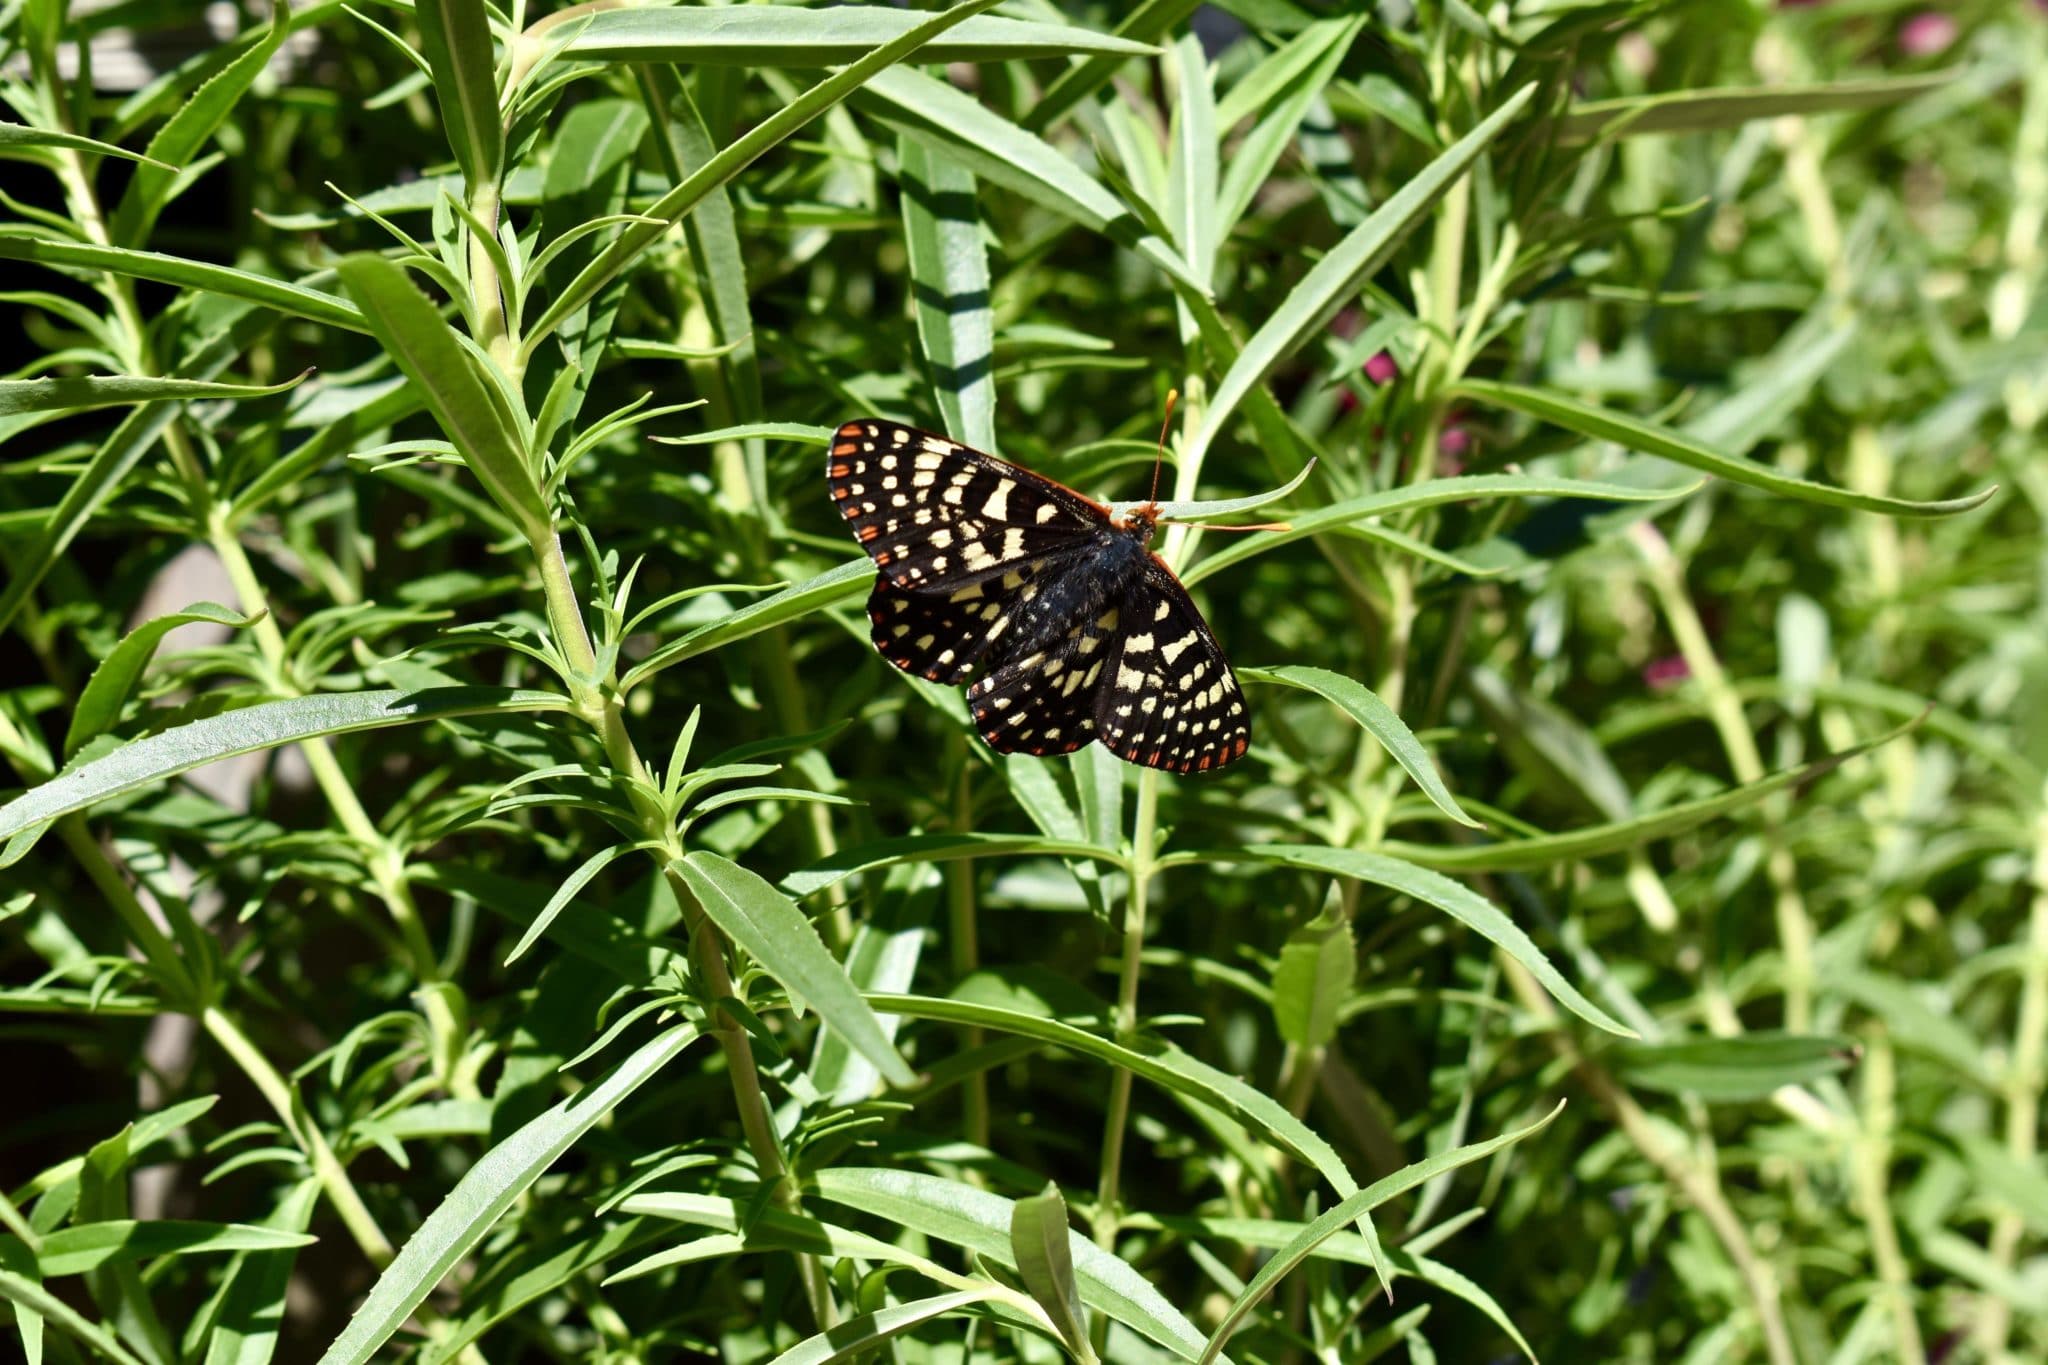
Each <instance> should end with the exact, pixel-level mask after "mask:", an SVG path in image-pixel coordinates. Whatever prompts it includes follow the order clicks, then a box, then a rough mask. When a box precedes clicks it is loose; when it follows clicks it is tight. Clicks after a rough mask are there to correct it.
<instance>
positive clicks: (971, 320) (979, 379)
mask: <svg viewBox="0 0 2048 1365" xmlns="http://www.w3.org/2000/svg"><path fill="white" fill-rule="evenodd" d="M896 158H897V161H898V163H899V165H900V166H901V167H902V171H901V178H902V183H903V238H904V242H905V244H906V245H907V246H908V247H909V251H910V285H911V310H912V312H913V313H914V315H915V316H916V319H917V336H918V340H919V341H920V342H922V343H923V345H924V355H925V361H926V363H927V364H929V365H930V366H931V371H932V387H933V390H934V396H935V397H936V398H937V399H938V403H939V412H940V414H941V415H942V416H943V417H944V419H945V429H946V430H947V431H948V432H950V433H952V434H953V435H954V436H956V437H958V438H959V439H960V440H962V441H965V442H966V443H967V444H968V445H971V446H974V447H975V448H977V449H979V450H985V451H987V452H989V453H990V454H991V455H994V454H997V453H999V452H1000V449H1001V448H1000V447H999V446H998V445H997V444H996V385H995V348H996V332H995V312H994V309H993V307H992V305H991V303H990V298H989V275H988V248H987V246H986V245H985V244H984V243H983V242H982V237H981V219H980V217H979V215H978V214H977V213H976V212H975V201H974V192H975V186H974V177H973V176H972V175H971V174H969V173H968V172H966V171H964V170H962V169H960V167H959V166H957V165H955V164H954V163H953V162H952V161H950V160H948V159H946V158H945V157H943V156H936V155H934V154H933V153H932V152H931V151H930V150H929V149H928V148H927V147H926V146H925V145H924V144H923V143H921V142H918V141H916V140H914V139H912V138H910V137H908V136H904V137H900V138H899V139H898V142H897V148H896Z"/></svg>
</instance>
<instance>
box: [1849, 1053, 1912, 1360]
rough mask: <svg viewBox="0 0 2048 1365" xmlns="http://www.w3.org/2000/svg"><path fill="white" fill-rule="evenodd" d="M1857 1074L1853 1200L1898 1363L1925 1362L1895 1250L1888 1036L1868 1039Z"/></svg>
mask: <svg viewBox="0 0 2048 1365" xmlns="http://www.w3.org/2000/svg"><path fill="white" fill-rule="evenodd" d="M1857 1075H1858V1076H1859V1078H1860V1079H1861V1081H1862V1086H1863V1116H1862V1117H1863V1124H1862V1132H1861V1133H1860V1134H1859V1135H1858V1137H1857V1141H1856V1145H1855V1154H1854V1167H1855V1172H1854V1174H1855V1181H1856V1202H1857V1204H1858V1206H1859V1207H1860V1209H1861V1212H1862V1214H1863V1225H1864V1227H1865V1229H1866V1230H1867V1231H1868V1232H1869V1234H1870V1255H1871V1259H1872V1260H1873V1261H1874V1262H1876V1265H1877V1278H1878V1281H1879V1282H1880V1283H1881V1284H1882V1285H1883V1286H1884V1295H1885V1297H1886V1299H1888V1300H1889V1301H1890V1307H1891V1313H1892V1337H1893V1350H1894V1351H1895V1352H1896V1356H1895V1358H1896V1359H1897V1360H1898V1361H1899V1362H1900V1365H1926V1361H1927V1347H1926V1344H1925V1343H1924V1342H1923V1341H1922V1340H1921V1339H1920V1324H1919V1322H1918V1321H1916V1320H1915V1318H1914V1316H1913V1272H1912V1270H1911V1269H1910V1268H1909V1267H1908V1266H1907V1264H1906V1258H1905V1255H1904V1254H1903V1253H1902V1252H1901V1251H1900V1249H1899V1229H1898V1225H1897V1224H1896V1223H1895V1222H1893V1221H1892V1205H1891V1165H1892V1130H1893V1128H1894V1127H1895V1126H1896V1121H1897V1113H1896V1111H1895V1109H1894V1107H1893V1098H1894V1094H1893V1075H1894V1073H1893V1068H1892V1045H1891V1040H1890V1039H1888V1038H1886V1037H1884V1036H1883V1035H1882V1034H1880V1035H1878V1036H1876V1037H1874V1038H1872V1039H1871V1041H1870V1046H1869V1047H1868V1049H1866V1050H1865V1052H1864V1054H1863V1064H1862V1065H1861V1066H1860V1067H1858V1068H1857Z"/></svg>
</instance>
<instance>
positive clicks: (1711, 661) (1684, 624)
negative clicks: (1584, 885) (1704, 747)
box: [1629, 522, 1814, 1033]
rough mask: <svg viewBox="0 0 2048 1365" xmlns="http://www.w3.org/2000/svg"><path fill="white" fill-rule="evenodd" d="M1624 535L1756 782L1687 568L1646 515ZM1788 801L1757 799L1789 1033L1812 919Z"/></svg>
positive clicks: (1755, 754) (1804, 1015) (1749, 746)
mask: <svg viewBox="0 0 2048 1365" xmlns="http://www.w3.org/2000/svg"><path fill="white" fill-rule="evenodd" d="M1629 538H1630V539H1631V540H1632V541H1633V542H1634V544H1635V547H1636V550H1637V551H1638V553H1640V554H1641V556H1642V558H1643V563H1644V565H1645V567H1646V569H1647V570H1648V572H1647V574H1646V577H1647V579H1648V582H1649V585H1650V590H1651V592H1652V593H1654V594H1655V596H1656V598H1657V603H1658V606H1659V607H1660V608H1662V610H1663V613H1664V621H1665V624H1666V625H1667V626H1668V627H1669V628H1670V630H1671V637H1672V639H1673V640H1674V641H1675V642H1676V643H1677V645H1678V652H1679V654H1680V655H1681V656H1683V658H1684V659H1685V663H1686V667H1687V668H1688V669H1689V670H1690V671H1691V673H1692V678H1693V682H1694V683H1695V685H1697V686H1698V688H1699V689H1700V695H1701V697H1702V699H1703V700H1704V702H1705V704H1706V708H1707V716H1708V718H1709V719H1710V720H1712V721H1713V724H1714V729H1715V731H1716V732H1717V733H1719V735H1720V737H1721V747H1722V749H1723V751H1724V752H1726V754H1727V755H1728V767H1729V769H1730V771H1731V772H1733V774H1734V776H1735V780H1736V781H1737V782H1741V783H1750V782H1759V781H1762V780H1763V778H1764V776H1765V771H1764V760H1763V755H1762V753H1761V752H1760V751H1759V750H1758V748H1757V742H1756V734H1755V732H1753V731H1752V730H1751V729H1750V728H1749V718H1748V717H1747V716H1746V715H1744V714H1743V710H1742V699H1741V697H1740V696H1738V695H1737V694H1736V691H1735V688H1734V687H1733V686H1732V685H1731V684H1730V683H1729V681H1728V674H1727V672H1726V671H1725V670H1724V669H1722V667H1721V660H1720V659H1719V657H1717V656H1716V655H1715V653H1714V647H1713V645H1712V643H1711V642H1709V641H1708V639H1707V630H1706V627H1705V625H1703V624H1702V623H1701V621H1700V616H1699V612H1698V611H1697V610H1696V609H1695V608H1694V607H1693V603H1692V595H1691V594H1690V593H1689V592H1687V591H1686V586H1685V571H1684V569H1683V568H1682V567H1681V566H1680V564H1679V562H1678V558H1677V556H1675V555H1674V554H1672V552H1671V547H1670V545H1669V544H1667V543H1666V542H1665V540H1664V537H1663V536H1662V535H1661V534H1659V533H1658V531H1657V528H1656V527H1654V526H1652V525H1651V524H1650V523H1648V522H1638V523H1637V524H1636V525H1635V526H1633V527H1631V528H1630V531H1629ZM1785 811H1786V806H1785V803H1784V800H1783V799H1782V798H1781V797H1773V798H1771V799H1770V800H1768V801H1766V802H1765V803H1764V806H1763V817H1764V841H1765V849H1766V855H1765V860H1764V871H1765V875H1766V876H1767V877H1768V878H1769V880H1770V883H1771V892H1772V898H1773V905H1772V910H1773V914H1774V915H1775V917H1776V920H1777V928H1778V947H1779V952H1780V953H1781V954H1783V956H1784V963H1785V969H1784V986H1785V1027H1786V1028H1787V1029H1789V1030H1791V1031H1792V1032H1794V1033H1805V1032H1808V1031H1809V1030H1810V1029H1811V1028H1812V1025H1813V990H1814V970H1813V943H1814V931H1813V920H1812V918H1811V916H1809V915H1808V914H1807V911H1806V898H1805V896H1804V894H1803V893H1802V892H1801V891H1800V889H1799V864H1798V861H1797V860H1796V859H1795V858H1794V857H1793V856H1792V850H1791V848H1790V846H1789V845H1788V844H1787V843H1786V841H1785V829H1784V822H1785Z"/></svg>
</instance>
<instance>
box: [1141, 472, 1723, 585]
mask: <svg viewBox="0 0 2048 1365" xmlns="http://www.w3.org/2000/svg"><path fill="white" fill-rule="evenodd" d="M1697 486H1698V485H1694V487H1697ZM1690 491H1691V490H1690V489H1679V490H1676V493H1678V494H1682V493H1685V492H1690ZM1672 496H1674V490H1672V489H1670V488H1635V487H1631V486H1629V485H1628V484H1619V483H1590V482H1587V481H1585V480H1582V479H1553V478H1543V477H1538V476H1535V475H1530V474H1465V475H1461V476H1459V477H1457V478H1451V479H1431V480H1429V481H1427V482H1425V483H1418V484H1410V485H1409V486H1407V487H1406V488H1391V489H1388V490H1386V491H1385V492H1381V493H1367V494H1364V495H1363V496H1361V497H1356V498H1346V499H1345V500H1344V501H1343V502H1336V503H1331V504H1330V505H1329V506H1328V507H1319V508H1317V509H1316V510H1315V511H1313V512H1303V513H1299V514H1297V515H1295V516H1292V517H1289V518H1288V521H1287V529H1286V530H1284V531H1266V532H1262V533H1261V534H1259V535H1255V536H1246V537H1245V538H1244V539H1242V540H1240V541H1237V542H1236V543H1235V544H1232V545H1227V546H1225V547H1224V548H1223V549H1221V550H1218V551H1217V552H1216V553H1215V554H1212V555H1210V556H1208V557H1207V558H1206V559H1202V560H1198V561H1197V562H1196V563H1195V565H1194V567H1192V568H1190V569H1189V570H1187V571H1186V572H1185V573H1183V574H1182V575H1181V581H1182V582H1185V583H1189V584H1194V583H1199V582H1201V581H1202V580H1203V579H1205V578H1207V577H1209V576H1210V575H1211V574H1214V573H1217V572H1219V571H1221V570H1223V569H1226V568H1229V567H1230V566H1231V565H1233V564H1237V563H1241V562H1242V561H1244V560H1247V559H1250V558H1251V557H1252V556H1253V555H1259V554H1265V553H1266V552H1267V551H1269V550H1277V549H1278V548H1280V547H1281V546H1282V545H1286V544H1288V543H1290V542H1292V541H1296V540H1301V539H1303V538H1305V537H1308V536H1312V535H1316V534H1317V533H1319V532H1322V531H1327V530H1331V529H1334V528H1336V527H1341V526H1345V525H1349V524H1350V523H1352V522H1357V521H1366V520H1369V519H1371V518H1373V517H1385V516H1392V515H1394V514H1395V513H1397V512H1413V511H1417V510H1420V509H1421V508H1424V507H1437V506H1440V505H1442V504H1444V503H1447V502H1463V501H1464V500H1465V499H1467V498H1486V497H1499V498H1593V499H1598V500H1600V501H1604V502H1658V501H1661V500H1663V499H1665V498H1669V497H1672Z"/></svg>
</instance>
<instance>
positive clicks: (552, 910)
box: [504, 844, 628, 967]
mask: <svg viewBox="0 0 2048 1365" xmlns="http://www.w3.org/2000/svg"><path fill="white" fill-rule="evenodd" d="M627 851H628V849H627V846H626V845H625V844H613V845H612V846H611V847H610V848H605V849H600V850H598V851H597V852H596V853H593V854H591V855H590V856H589V857H588V858H586V859H584V861H583V863H582V865H581V866H579V867H578V868H577V869H576V870H575V871H574V872H571V873H570V874H569V875H568V876H567V877H566V878H564V879H563V882H562V884H561V885H560V886H559V887H557V888H555V894H554V895H552V896H550V897H548V903H547V904H546V905H544V906H542V907H541V911H540V913H539V914H538V915H535V916H534V917H533V923H531V924H529V925H527V926H526V932H525V933H523V934H521V935H520V936H519V942H517V943H516V944H514V945H513V946H512V951H511V952H509V953H507V954H505V963H504V965H505V966H507V967H509V966H511V965H512V964H513V963H514V962H517V961H518V960H519V959H520V958H521V957H523V956H525V954H526V950H527V949H528V948H531V947H532V946H533V944H534V940H536V939H538V938H539V937H540V936H541V935H542V934H544V933H546V932H547V931H548V926H549V925H550V924H553V923H554V922H555V916H557V915H559V914H561V913H562V911H564V910H566V909H567V908H568V907H569V902H570V901H573V900H575V899H576V896H577V894H578V893H579V892H581V891H582V890H583V888H584V887H586V886H588V885H589V884H590V879H591V878H592V877H595V876H596V875H597V874H598V873H600V872H602V871H604V869H605V867H606V866H607V865H608V864H610V862H611V861H612V860H613V859H614V858H616V857H618V856H619V855H620V854H621V853H625V852H627Z"/></svg>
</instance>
